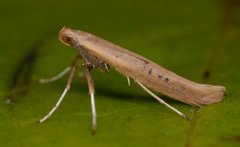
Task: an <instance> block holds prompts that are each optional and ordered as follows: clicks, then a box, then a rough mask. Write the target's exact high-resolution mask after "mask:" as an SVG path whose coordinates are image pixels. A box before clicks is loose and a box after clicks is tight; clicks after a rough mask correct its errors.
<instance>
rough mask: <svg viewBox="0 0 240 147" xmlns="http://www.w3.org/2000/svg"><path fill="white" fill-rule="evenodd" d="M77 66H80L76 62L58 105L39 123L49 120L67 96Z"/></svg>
mask: <svg viewBox="0 0 240 147" xmlns="http://www.w3.org/2000/svg"><path fill="white" fill-rule="evenodd" d="M77 67H78V66H77V64H76V62H75V63H74V64H72V67H71V71H70V74H69V77H68V81H67V84H66V87H65V89H64V91H63V93H62V95H61V97H60V98H59V100H58V101H57V103H56V105H55V106H54V107H53V108H52V109H51V111H50V112H49V113H48V114H47V115H45V116H44V117H43V118H42V119H40V120H39V123H42V122H44V121H45V120H47V119H48V118H49V117H50V116H51V115H52V114H53V113H54V112H55V110H56V109H57V108H58V107H59V105H60V104H61V102H62V100H63V98H64V97H65V95H66V93H67V92H68V90H69V89H70V87H71V83H72V79H73V77H74V74H75V71H76V69H77Z"/></svg>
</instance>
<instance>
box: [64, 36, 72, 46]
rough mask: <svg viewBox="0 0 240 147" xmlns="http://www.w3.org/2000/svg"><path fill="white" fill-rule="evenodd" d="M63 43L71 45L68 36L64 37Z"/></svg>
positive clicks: (70, 39)
mask: <svg viewBox="0 0 240 147" xmlns="http://www.w3.org/2000/svg"><path fill="white" fill-rule="evenodd" d="M63 41H64V43H67V44H72V38H71V37H69V36H64V37H63Z"/></svg>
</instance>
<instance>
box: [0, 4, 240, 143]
mask: <svg viewBox="0 0 240 147" xmlns="http://www.w3.org/2000/svg"><path fill="white" fill-rule="evenodd" d="M0 7H1V9H0V11H1V13H0V18H1V23H0V27H1V36H0V38H1V54H0V66H1V73H0V80H1V82H0V96H1V97H0V98H1V99H0V100H1V103H0V145H1V146H4V147H8V146H9V147H10V146H11V147H12V146H21V147H22V146H36V147H37V146H45V147H47V146H84V147H87V146H104V147H105V146H111V147H112V146H119V147H120V146H121V147H122V146H177V147H178V146H186V147H199V146H239V144H240V125H239V123H240V117H239V113H240V107H239V103H240V99H239V95H240V91H239V83H240V76H239V75H240V70H239V67H240V62H239V61H238V58H239V56H240V53H239V48H240V43H239V40H240V26H239V24H240V19H239V18H240V11H239V10H240V9H239V3H238V1H237V0H222V1H220V0H219V1H217V0H214V1H191V0H184V1H177V0H170V1H137V0H128V1H117V0H103V1H94V0H85V1H84V0H81V1H77V0H68V1H62V2H60V1H57V0H52V1H46V0H42V1H32V0H23V1H18V2H16V1H12V0H8V1H1V2H0ZM65 25H66V26H69V27H72V28H76V29H80V30H84V31H88V32H91V33H93V34H95V35H97V36H100V37H102V38H104V39H106V40H109V41H111V42H114V43H116V44H118V45H120V46H123V47H125V48H127V49H129V50H131V51H133V52H136V53H138V54H140V55H143V56H145V57H147V58H149V59H151V60H153V61H154V62H156V63H158V64H160V65H161V66H163V67H166V68H168V69H170V70H172V71H174V72H175V73H177V74H179V75H182V76H183V77H186V78H188V79H190V80H193V81H196V82H199V83H209V84H218V85H224V86H226V88H227V92H228V95H227V96H226V98H225V99H224V100H223V101H222V102H219V103H217V104H213V105H210V106H205V107H201V108H194V107H191V106H188V105H186V104H183V103H181V102H177V101H174V100H171V99H170V98H168V97H165V96H163V98H164V99H165V100H166V101H167V102H168V103H169V104H171V105H173V106H174V107H176V108H177V109H179V110H180V111H182V112H184V113H186V114H187V115H189V116H191V119H192V120H191V121H186V120H184V119H182V118H181V117H179V116H178V115H177V114H175V113H173V112H172V111H171V110H169V109H168V108H166V107H165V106H163V105H161V104H159V103H158V102H156V101H155V100H154V99H153V98H151V97H150V96H148V95H147V94H146V93H145V92H144V91H142V90H141V89H140V88H139V87H138V86H137V85H136V84H135V83H134V82H132V85H131V86H130V87H128V86H127V80H126V78H125V77H123V76H121V75H120V74H118V73H117V72H116V71H114V70H113V69H111V70H110V72H109V73H107V74H104V73H101V72H99V71H96V70H95V71H93V77H94V80H95V87H96V107H97V114H98V117H97V122H98V124H97V131H96V134H95V135H92V134H91V105H90V98H89V95H88V89H87V84H86V81H85V79H84V78H83V77H80V78H79V77H78V76H76V78H75V79H74V82H73V84H72V88H71V90H70V92H69V93H68V94H67V95H66V97H65V99H64V101H63V103H62V104H61V105H60V107H59V109H58V110H57V111H56V112H55V113H54V114H53V116H52V117H51V118H50V119H49V120H47V121H46V122H45V123H43V124H37V123H36V122H37V121H38V120H39V119H40V118H41V117H43V116H44V115H45V114H47V113H48V111H49V110H50V109H51V108H52V107H53V106H54V104H55V103H56V101H57V100H58V98H59V96H60V94H61V93H62V91H63V89H64V87H65V84H66V80H67V77H65V78H63V79H61V80H59V81H56V82H54V83H50V84H39V83H38V80H39V79H40V78H43V77H49V76H52V75H55V74H57V73H58V72H60V71H61V70H63V69H64V68H66V67H67V66H69V65H70V64H71V61H72V59H73V58H74V56H75V53H76V52H75V51H74V49H71V48H70V47H67V46H65V45H63V44H62V43H60V41H59V40H58V31H59V30H60V29H61V28H62V27H63V26H65ZM7 100H11V101H7Z"/></svg>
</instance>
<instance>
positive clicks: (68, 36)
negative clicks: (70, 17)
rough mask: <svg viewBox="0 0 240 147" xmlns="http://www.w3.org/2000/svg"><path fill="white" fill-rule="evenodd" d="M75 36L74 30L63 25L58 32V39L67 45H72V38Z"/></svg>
mask: <svg viewBox="0 0 240 147" xmlns="http://www.w3.org/2000/svg"><path fill="white" fill-rule="evenodd" d="M74 36H75V30H72V29H70V28H68V27H63V28H62V29H61V31H60V32H59V40H60V41H61V42H62V43H64V44H65V45H68V46H73V45H74V42H76V41H75V40H74V39H75V38H74Z"/></svg>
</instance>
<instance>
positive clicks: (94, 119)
mask: <svg viewBox="0 0 240 147" xmlns="http://www.w3.org/2000/svg"><path fill="white" fill-rule="evenodd" d="M90 70H91V69H89V68H88V67H87V66H86V68H85V76H86V79H87V83H88V89H89V94H90V98H91V107H92V133H93V134H95V131H96V127H97V112H96V106H95V99H94V93H95V90H94V81H93V79H92V76H91V73H90Z"/></svg>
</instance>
